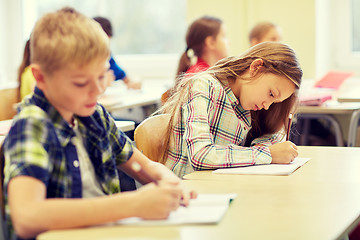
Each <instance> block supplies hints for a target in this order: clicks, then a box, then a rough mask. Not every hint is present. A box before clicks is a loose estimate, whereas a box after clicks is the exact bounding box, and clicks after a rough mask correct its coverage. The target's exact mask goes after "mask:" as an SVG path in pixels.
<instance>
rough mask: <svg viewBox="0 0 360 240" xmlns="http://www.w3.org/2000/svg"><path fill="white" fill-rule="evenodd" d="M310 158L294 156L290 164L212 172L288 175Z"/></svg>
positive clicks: (225, 169) (215, 172)
mask: <svg viewBox="0 0 360 240" xmlns="http://www.w3.org/2000/svg"><path fill="white" fill-rule="evenodd" d="M309 160H310V158H295V159H294V161H293V162H292V163H290V164H264V165H253V166H247V167H237V168H223V169H217V170H215V171H213V173H214V174H247V175H290V174H291V173H292V172H294V171H295V170H296V169H297V168H299V167H301V166H302V165H304V164H305V163H306V162H307V161H309Z"/></svg>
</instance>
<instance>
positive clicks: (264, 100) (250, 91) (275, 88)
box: [231, 73, 295, 111]
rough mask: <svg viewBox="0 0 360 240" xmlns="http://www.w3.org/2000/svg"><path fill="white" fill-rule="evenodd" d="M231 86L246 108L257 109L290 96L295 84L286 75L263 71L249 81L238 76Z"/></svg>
mask: <svg viewBox="0 0 360 240" xmlns="http://www.w3.org/2000/svg"><path fill="white" fill-rule="evenodd" d="M231 88H232V90H233V92H234V95H235V96H236V97H237V98H238V99H239V101H240V105H241V106H242V107H243V108H244V109H245V110H253V111H257V110H261V109H265V110H268V109H269V107H270V105H271V104H273V103H277V102H282V101H284V100H285V99H287V98H288V97H290V96H291V94H293V93H294V91H295V84H294V83H293V82H292V81H291V80H289V79H288V78H287V77H285V76H280V75H275V74H273V73H262V74H258V76H257V77H254V78H252V79H251V80H249V81H247V80H244V79H240V78H238V79H236V81H235V83H234V84H233V85H232V87H231Z"/></svg>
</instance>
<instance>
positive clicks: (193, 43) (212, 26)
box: [161, 16, 229, 104]
mask: <svg viewBox="0 0 360 240" xmlns="http://www.w3.org/2000/svg"><path fill="white" fill-rule="evenodd" d="M186 46H187V47H186V50H185V52H184V53H183V54H182V55H181V57H180V61H179V66H178V69H177V75H176V80H175V87H173V88H171V89H169V90H167V91H166V92H165V93H163V94H162V96H161V102H162V103H163V104H164V103H165V102H166V101H167V100H168V98H169V97H170V96H171V95H172V94H173V92H174V91H175V89H176V86H177V85H178V83H179V79H181V77H182V76H183V75H184V74H187V75H189V74H194V73H197V72H201V71H204V70H206V69H208V68H209V67H210V66H213V65H214V64H215V63H216V62H217V61H219V60H220V59H222V58H224V57H227V56H228V48H229V41H228V39H227V37H226V30H225V26H224V24H223V22H222V20H221V19H219V18H216V17H211V16H203V17H201V18H199V19H197V20H195V21H194V22H193V23H192V24H191V25H190V26H189V28H188V30H187V33H186Z"/></svg>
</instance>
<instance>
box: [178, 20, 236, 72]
mask: <svg viewBox="0 0 360 240" xmlns="http://www.w3.org/2000/svg"><path fill="white" fill-rule="evenodd" d="M228 45H229V43H228V40H227V37H226V31H225V27H224V24H223V22H222V20H221V19H219V18H216V17H211V16H203V17H201V18H199V19H196V20H195V21H194V22H193V23H192V24H191V25H190V26H189V27H188V30H187V33H186V50H185V52H184V53H183V55H182V56H181V58H180V62H179V67H178V74H181V73H184V72H186V71H187V70H188V69H189V67H190V66H191V58H192V57H193V55H194V56H196V57H198V58H203V57H204V55H206V54H211V55H212V58H214V59H216V61H218V60H220V59H222V58H224V57H227V56H228Z"/></svg>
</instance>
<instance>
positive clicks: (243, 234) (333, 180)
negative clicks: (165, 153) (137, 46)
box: [37, 147, 360, 240]
mask: <svg viewBox="0 0 360 240" xmlns="http://www.w3.org/2000/svg"><path fill="white" fill-rule="evenodd" d="M299 150H300V156H301V157H311V158H312V159H311V160H310V161H309V162H308V163H306V164H305V165H304V166H303V167H301V168H300V169H298V170H297V171H295V172H294V173H293V174H291V175H290V176H245V175H215V174H212V173H211V171H200V172H195V173H192V174H191V175H188V176H187V178H188V179H190V180H185V181H184V184H186V185H187V186H188V187H189V188H192V189H195V190H197V191H198V192H199V193H237V194H238V196H237V198H236V199H235V200H234V201H233V202H232V203H231V205H230V207H229V210H228V212H227V213H226V214H225V216H224V218H223V219H222V221H221V222H220V223H219V224H216V225H179V226H156V227H154V226H153V227H149V226H148V227H146V226H142V227H141V226H137V227H135V226H120V225H107V226H96V227H90V228H81V229H73V230H59V231H49V232H46V233H43V234H40V235H39V236H38V238H37V239H38V240H46V239H52V240H57V239H59V240H60V239H69V240H71V239H90V240H92V239H118V238H119V239H120V238H121V239H128V240H130V239H154V240H155V239H174V240H175V239H176V240H182V239H184V240H185V239H186V240H188V239H189V240H193V239H194V240H203V239H204V240H213V239H214V240H218V239H224V240H225V239H226V240H228V239H230V240H232V239H277V240H278V239H279V240H282V239H284V240H285V239H286V240H287V239H293V240H297V239H299V240H300V239H301V240H303V239H341V238H344V237H345V236H346V235H347V233H349V231H351V230H352V229H353V228H354V227H355V226H356V225H357V224H358V222H359V221H360V190H359V189H360V175H359V169H360V161H359V159H358V158H359V157H358V156H359V155H360V148H345V147H299Z"/></svg>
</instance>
